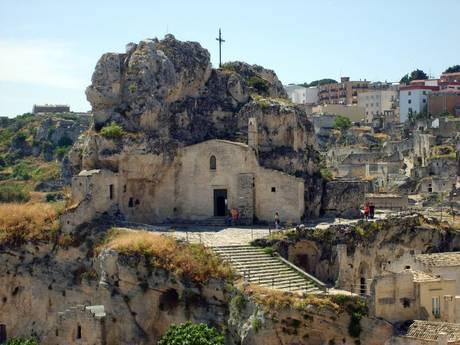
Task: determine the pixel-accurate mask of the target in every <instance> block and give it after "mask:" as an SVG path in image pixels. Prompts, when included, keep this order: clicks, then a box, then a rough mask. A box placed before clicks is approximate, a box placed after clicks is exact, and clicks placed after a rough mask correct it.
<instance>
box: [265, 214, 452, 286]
mask: <svg viewBox="0 0 460 345" xmlns="http://www.w3.org/2000/svg"><path fill="white" fill-rule="evenodd" d="M262 242H264V241H262ZM274 245H275V247H276V249H277V250H278V251H279V252H280V254H281V255H283V256H284V257H285V258H287V259H289V260H290V261H291V262H293V263H294V264H296V265H298V266H299V267H301V268H303V269H304V270H305V271H307V272H308V273H310V274H313V275H314V276H315V277H317V278H318V279H320V280H321V281H323V282H327V283H329V284H332V285H334V284H335V286H336V287H338V288H342V289H346V290H350V288H354V287H355V286H359V281H360V278H361V277H363V276H364V277H366V278H372V277H374V276H377V275H379V274H381V273H382V272H383V270H384V268H385V265H386V264H388V263H390V262H393V261H396V260H397V259H398V258H399V257H401V256H403V255H407V253H408V252H409V251H410V250H412V251H414V250H415V251H417V252H419V253H432V252H443V251H455V250H458V248H460V232H458V231H457V230H455V229H452V228H450V227H449V226H448V225H446V224H440V223H439V221H437V220H435V219H430V218H425V217H423V216H421V215H417V214H415V215H407V216H403V217H392V218H388V219H386V220H378V221H376V222H360V223H358V225H334V226H331V227H329V228H328V229H318V230H315V231H312V230H311V229H306V228H305V229H301V228H299V229H298V230H297V231H296V233H295V234H293V235H292V236H289V238H288V239H285V240H282V241H279V242H277V243H275V244H274ZM340 246H343V247H342V248H343V251H341V250H340V249H339V248H340Z"/></svg>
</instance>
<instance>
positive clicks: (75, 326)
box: [44, 305, 107, 345]
mask: <svg viewBox="0 0 460 345" xmlns="http://www.w3.org/2000/svg"><path fill="white" fill-rule="evenodd" d="M105 319H106V313H105V310H104V306H103V305H92V306H85V305H76V306H73V307H70V308H69V309H66V310H65V311H63V312H60V313H58V318H57V322H56V326H55V328H54V330H53V331H52V332H51V334H48V335H47V336H46V337H45V339H44V342H45V343H48V344H53V343H55V344H81V345H106V344H107V341H106V335H107V334H106V332H107V330H106V324H105Z"/></svg>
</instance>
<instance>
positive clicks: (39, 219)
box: [0, 203, 59, 246]
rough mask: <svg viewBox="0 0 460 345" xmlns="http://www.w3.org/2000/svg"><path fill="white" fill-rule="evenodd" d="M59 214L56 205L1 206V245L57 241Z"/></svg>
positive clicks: (12, 204)
mask: <svg viewBox="0 0 460 345" xmlns="http://www.w3.org/2000/svg"><path fill="white" fill-rule="evenodd" d="M58 214H59V212H58V210H57V209H56V207H55V206H54V205H51V204H46V203H28V204H14V203H10V204H0V245H9V246H17V245H21V244H23V243H26V242H35V241H50V240H53V239H55V238H56V237H57V231H58V230H59V220H58Z"/></svg>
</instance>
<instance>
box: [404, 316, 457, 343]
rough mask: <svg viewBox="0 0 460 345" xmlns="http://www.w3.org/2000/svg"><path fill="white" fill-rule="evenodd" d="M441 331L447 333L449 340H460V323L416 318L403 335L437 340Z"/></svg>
mask: <svg viewBox="0 0 460 345" xmlns="http://www.w3.org/2000/svg"><path fill="white" fill-rule="evenodd" d="M440 333H446V334H447V339H448V341H449V342H453V341H459V340H460V324H458V323H448V322H436V321H421V320H415V321H414V322H413V323H412V325H410V326H409V329H408V330H407V332H406V333H405V334H402V335H401V336H403V337H409V338H416V339H423V340H431V341H436V340H437V339H438V337H439V334H440Z"/></svg>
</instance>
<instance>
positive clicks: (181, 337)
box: [158, 321, 224, 345]
mask: <svg viewBox="0 0 460 345" xmlns="http://www.w3.org/2000/svg"><path fill="white" fill-rule="evenodd" d="M182 344H184V345H185V344H187V345H224V336H223V335H222V334H220V333H219V332H217V330H216V329H214V328H212V327H208V326H207V325H205V324H204V323H198V324H195V323H191V322H190V321H188V322H185V323H183V324H180V325H172V326H171V327H170V328H169V329H168V331H167V332H166V333H165V334H164V335H163V337H162V338H161V339H160V341H159V342H158V345H182Z"/></svg>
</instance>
